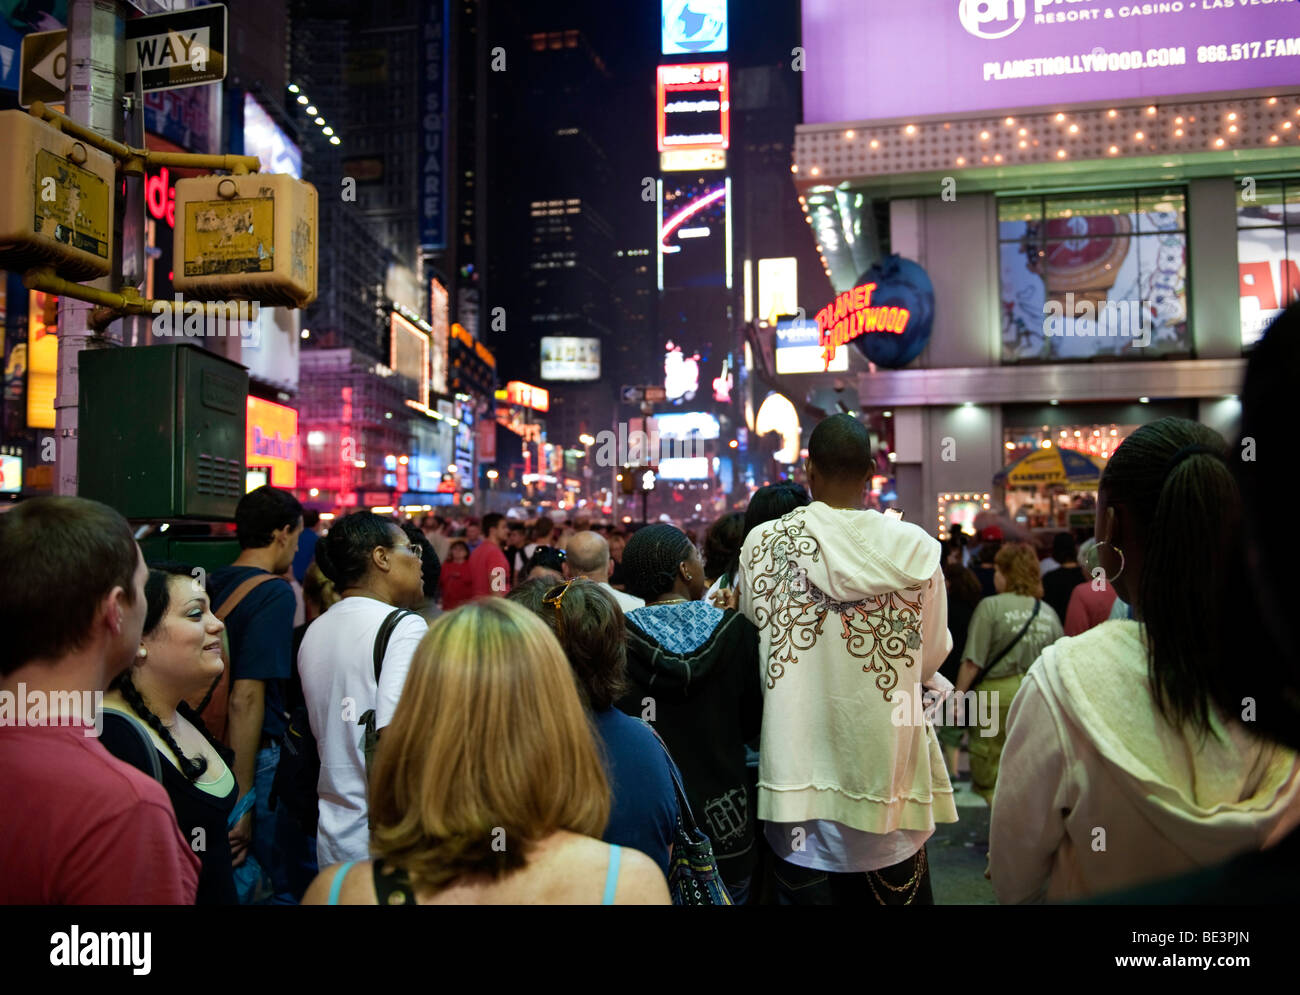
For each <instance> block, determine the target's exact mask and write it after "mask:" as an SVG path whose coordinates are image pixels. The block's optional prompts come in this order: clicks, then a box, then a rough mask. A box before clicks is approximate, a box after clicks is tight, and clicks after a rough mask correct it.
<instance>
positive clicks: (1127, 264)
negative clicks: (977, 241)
mask: <svg viewBox="0 0 1300 995" xmlns="http://www.w3.org/2000/svg"><path fill="white" fill-rule="evenodd" d="M998 255H999V263H1000V266H999V268H1000V277H1001V280H1000V282H1001V288H1002V361H1003V362H1004V363H1023V362H1069V361H1084V360H1092V359H1103V360H1114V359H1137V360H1143V359H1155V358H1158V357H1171V356H1184V357H1186V356H1189V355H1190V354H1191V338H1190V334H1189V329H1188V322H1187V213H1186V194H1185V192H1184V191H1183V190H1181V189H1163V188H1153V189H1145V190H1125V191H1102V192H1096V193H1087V194H1076V195H1059V196H1051V197H1016V198H1001V199H999V201H998Z"/></svg>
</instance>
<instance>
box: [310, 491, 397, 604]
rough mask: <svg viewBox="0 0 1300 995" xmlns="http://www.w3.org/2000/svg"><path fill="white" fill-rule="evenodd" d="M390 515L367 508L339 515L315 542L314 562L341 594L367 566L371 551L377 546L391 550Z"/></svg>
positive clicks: (358, 579) (355, 582)
mask: <svg viewBox="0 0 1300 995" xmlns="http://www.w3.org/2000/svg"><path fill="white" fill-rule="evenodd" d="M395 527H398V526H397V523H396V522H394V521H393V520H392V519H391V518H384V517H382V516H380V515H375V514H372V513H371V512H369V511H354V512H353V513H352V514H350V515H345V516H344V517H343V518H340V519H339V520H338V521H337V522H335V523H334V525H333V526H332V527H331V528H330V530H329V532H328V533H327V534H326V535H325V537H324V538H323V539H321V540H320V542H318V543H316V565H317V566H318V567H320V569H321V573H323V574H324V575H325V576H326V577H328V578H329V579H330V580H332V581H333V582H334V587H335V588H336V589H337V590H338V592H339V593H340V594H342V593H343V592H344V591H346V590H347V589H348V588H349V587H352V586H354V585H355V584H357V583H358V582H359V581H360V580H361V579H362V578H363V577H365V575H366V572H367V571H368V570H369V569H370V562H371V561H370V554H371V553H372V552H373V551H374V549H375V547H376V546H382V547H384V549H392V548H393V544H394V542H395V540H394V538H393V533H392V531H391V529H393V528H395Z"/></svg>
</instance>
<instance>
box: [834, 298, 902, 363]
mask: <svg viewBox="0 0 1300 995" xmlns="http://www.w3.org/2000/svg"><path fill="white" fill-rule="evenodd" d="M875 289H876V285H875V284H874V283H868V284H864V285H862V286H858V287H854V288H853V289H852V290H846V291H844V293H842V294H840V295H839V296H838V297H836V298H835V300H834V302H833V303H831V304H827V305H826V306H825V307H824V308H822V309H821V310H820V311H818V312H817V328H818V330H819V331H820V332H821V344H822V357H823V358H824V359H825V361H826V365H827V366H829V365H830V362H831V360H832V359H834V358H835V350H836V349H838V348H839V347H840V346H842V345H844V344H846V343H848V342H852V341H853V340H854V339H856V338H857V337H858V336H859V335H865V334H866V333H867V332H890V333H892V334H894V335H902V334H903V330H904V329H905V328H907V320H908V318H910V317H911V313H910V312H909V311H908V310H907V308H901V307H890V306H889V305H875V306H873V305H872V303H871V294H872V293H873V292H874V291H875Z"/></svg>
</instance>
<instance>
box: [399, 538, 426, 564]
mask: <svg viewBox="0 0 1300 995" xmlns="http://www.w3.org/2000/svg"><path fill="white" fill-rule="evenodd" d="M391 548H392V549H404V550H406V551H407V552H408V553H410V554H411V555H412V556H414V557H415V558H416V559H417V560H422V559H424V550H423V549H422V548H421V547H419V546H417V545H415V543H413V542H395V543H393V545H392V547H391Z"/></svg>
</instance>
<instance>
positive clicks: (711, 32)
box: [662, 0, 727, 55]
mask: <svg viewBox="0 0 1300 995" xmlns="http://www.w3.org/2000/svg"><path fill="white" fill-rule="evenodd" d="M662 10H663V21H662V25H663V31H662V41H663V47H662V51H663V54H664V55H699V54H700V53H701V52H725V51H726V50H727V0H663V5H662Z"/></svg>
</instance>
